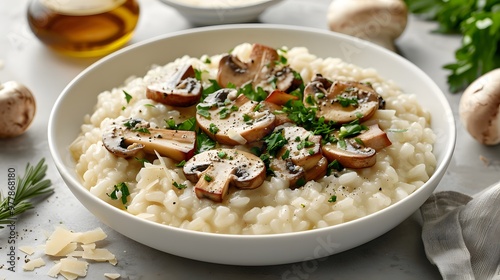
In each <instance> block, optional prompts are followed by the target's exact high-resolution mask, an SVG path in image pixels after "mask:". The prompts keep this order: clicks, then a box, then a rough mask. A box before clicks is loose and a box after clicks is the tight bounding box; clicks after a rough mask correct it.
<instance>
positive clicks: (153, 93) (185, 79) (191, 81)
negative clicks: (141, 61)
mask: <svg viewBox="0 0 500 280" xmlns="http://www.w3.org/2000/svg"><path fill="white" fill-rule="evenodd" d="M202 91H203V87H202V85H201V82H200V81H198V80H197V79H196V78H195V71H194V68H193V66H191V65H189V64H186V65H183V66H181V67H180V68H179V69H177V70H176V71H175V73H173V74H172V75H170V76H166V77H164V78H163V79H162V80H160V81H156V82H155V83H153V84H151V85H149V86H148V87H147V89H146V97H147V98H149V99H151V100H154V101H156V102H160V103H163V104H166V105H170V106H178V107H189V106H191V105H194V104H196V103H198V101H199V100H200V98H201V93H202Z"/></svg>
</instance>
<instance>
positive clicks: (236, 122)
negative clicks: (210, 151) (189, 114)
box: [196, 89, 276, 145]
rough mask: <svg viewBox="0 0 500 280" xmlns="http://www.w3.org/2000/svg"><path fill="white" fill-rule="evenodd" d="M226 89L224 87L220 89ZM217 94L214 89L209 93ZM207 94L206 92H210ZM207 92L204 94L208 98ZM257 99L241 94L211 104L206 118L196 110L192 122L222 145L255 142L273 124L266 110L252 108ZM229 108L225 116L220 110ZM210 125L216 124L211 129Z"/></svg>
mask: <svg viewBox="0 0 500 280" xmlns="http://www.w3.org/2000/svg"><path fill="white" fill-rule="evenodd" d="M221 90H227V89H221ZM212 94H218V92H215V93H212ZM212 94H210V95H212ZM210 95H209V96H208V97H207V98H208V99H211V97H210ZM258 104H259V102H256V101H251V100H250V99H248V98H247V97H245V96H244V95H243V94H241V95H240V96H238V97H237V98H236V100H234V101H231V102H228V103H226V105H225V106H212V107H211V109H210V110H209V112H210V118H207V117H205V116H202V115H200V114H196V122H197V124H198V126H199V127H200V129H202V130H203V132H205V133H206V134H207V135H208V136H209V137H210V138H212V139H214V140H215V141H217V142H219V143H221V144H226V145H242V144H246V143H250V142H255V141H258V140H260V139H262V138H263V137H264V136H266V135H267V134H269V133H270V132H271V131H272V130H273V129H274V126H275V118H276V117H275V116H274V114H272V113H271V112H270V111H269V110H262V108H261V110H257V111H256V110H255V108H256V106H257V105H258ZM231 108H235V109H234V110H235V111H231V112H230V113H229V114H228V115H227V116H226V117H223V114H222V113H221V112H222V111H223V110H226V112H228V111H230V110H231ZM213 128H216V132H215V133H214V130H213Z"/></svg>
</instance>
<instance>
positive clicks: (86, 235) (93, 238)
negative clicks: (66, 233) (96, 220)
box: [75, 228, 108, 244]
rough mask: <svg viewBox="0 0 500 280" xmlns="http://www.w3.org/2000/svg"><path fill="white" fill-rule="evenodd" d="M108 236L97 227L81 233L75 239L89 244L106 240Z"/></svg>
mask: <svg viewBox="0 0 500 280" xmlns="http://www.w3.org/2000/svg"><path fill="white" fill-rule="evenodd" d="M106 237H108V236H107V235H106V233H105V232H104V231H103V230H102V229H101V228H96V229H94V230H91V231H87V232H83V233H80V234H79V235H78V238H77V239H76V240H75V241H76V242H80V243H83V244H89V243H94V242H97V241H101V240H104V239H105V238H106Z"/></svg>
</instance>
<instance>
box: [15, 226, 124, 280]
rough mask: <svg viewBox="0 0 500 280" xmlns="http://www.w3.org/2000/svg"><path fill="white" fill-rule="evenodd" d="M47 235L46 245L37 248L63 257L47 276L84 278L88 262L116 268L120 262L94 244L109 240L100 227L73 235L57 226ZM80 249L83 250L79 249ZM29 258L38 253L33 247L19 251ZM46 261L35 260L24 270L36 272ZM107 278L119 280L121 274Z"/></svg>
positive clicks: (27, 264) (68, 278) (108, 275)
mask: <svg viewBox="0 0 500 280" xmlns="http://www.w3.org/2000/svg"><path fill="white" fill-rule="evenodd" d="M44 234H45V236H47V242H46V243H45V246H43V245H39V246H37V248H38V249H39V250H40V251H44V252H45V255H47V256H53V257H60V259H59V261H56V262H55V264H54V265H53V266H52V267H51V268H50V269H49V271H48V272H47V275H48V276H50V277H53V278H57V277H58V276H59V275H61V276H63V277H64V278H65V279H67V280H73V279H77V278H78V277H85V276H86V275H87V270H88V266H89V263H88V262H86V261H85V260H91V261H96V262H106V261H107V262H109V263H110V264H112V265H116V264H117V263H118V262H117V260H116V257H115V255H114V254H113V253H111V252H110V251H109V250H108V249H104V248H97V244H96V243H95V242H97V241H101V240H103V239H105V238H106V237H107V235H106V233H105V232H104V231H103V230H102V229H101V228H96V229H94V230H90V231H86V232H77V233H75V232H72V231H70V230H67V229H65V228H63V227H56V229H55V230H54V231H53V232H52V233H51V234H50V233H47V232H45V231H44ZM79 247H81V250H77V249H78V248H79ZM19 249H20V250H21V251H22V252H24V253H25V254H27V255H32V254H33V253H34V252H35V251H36V250H35V247H32V246H22V247H20V248H19ZM44 265H45V262H44V261H43V259H42V258H37V259H33V260H31V261H29V262H27V263H26V264H25V265H24V266H23V269H24V270H25V271H33V270H34V269H35V268H38V267H41V266H44ZM105 276H106V277H107V278H108V279H118V278H120V274H118V273H106V274H105Z"/></svg>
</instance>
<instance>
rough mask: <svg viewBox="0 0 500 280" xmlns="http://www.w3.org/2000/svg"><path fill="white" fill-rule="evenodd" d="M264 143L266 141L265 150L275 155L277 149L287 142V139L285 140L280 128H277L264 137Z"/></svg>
mask: <svg viewBox="0 0 500 280" xmlns="http://www.w3.org/2000/svg"><path fill="white" fill-rule="evenodd" d="M264 143H266V146H267V152H268V153H269V154H270V155H271V156H276V154H277V153H278V151H279V150H280V149H281V148H282V147H283V146H285V145H286V144H287V143H288V140H286V138H285V136H284V135H283V133H282V132H281V130H279V131H275V132H273V133H271V134H269V135H267V136H266V137H264Z"/></svg>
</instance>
